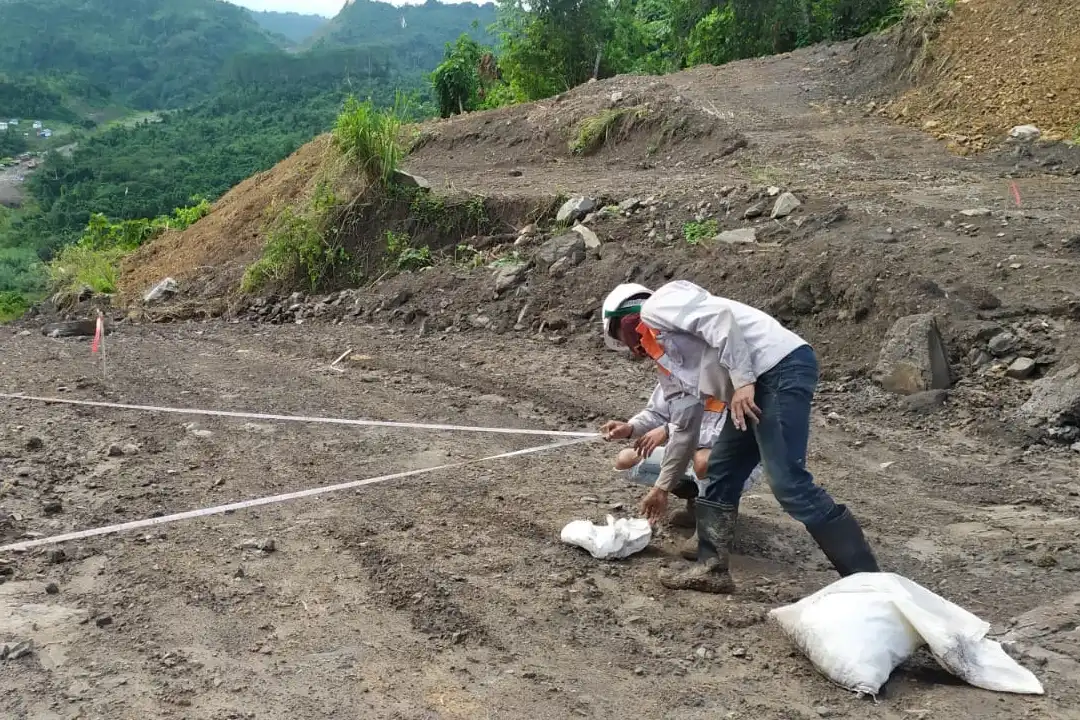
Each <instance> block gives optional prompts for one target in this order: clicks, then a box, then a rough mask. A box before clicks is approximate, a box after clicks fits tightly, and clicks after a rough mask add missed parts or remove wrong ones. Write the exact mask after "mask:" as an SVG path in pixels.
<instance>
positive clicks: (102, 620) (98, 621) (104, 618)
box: [94, 615, 113, 628]
mask: <svg viewBox="0 0 1080 720" xmlns="http://www.w3.org/2000/svg"><path fill="white" fill-rule="evenodd" d="M94 624H95V625H97V626H98V627H99V628H103V627H109V626H110V625H112V624H113V619H112V617H111V616H109V615H100V616H98V617H96V618H94Z"/></svg>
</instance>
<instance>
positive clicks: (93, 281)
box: [49, 243, 132, 294]
mask: <svg viewBox="0 0 1080 720" xmlns="http://www.w3.org/2000/svg"><path fill="white" fill-rule="evenodd" d="M131 252H132V250H131V249H129V248H122V247H113V248H103V249H95V248H91V247H87V246H86V245H81V244H78V243H77V244H75V245H68V246H67V247H65V248H64V249H63V250H62V251H61V252H60V254H59V255H58V256H57V257H56V258H55V259H53V261H52V262H50V263H49V284H50V285H52V287H53V289H55V290H61V291H64V290H67V291H75V290H78V289H79V288H82V287H83V286H86V287H88V288H90V289H91V290H93V291H94V292H96V293H106V294H111V293H114V292H116V288H117V284H118V283H119V281H120V263H121V262H122V261H123V259H124V258H125V257H127V256H128V255H129V254H130V253H131Z"/></svg>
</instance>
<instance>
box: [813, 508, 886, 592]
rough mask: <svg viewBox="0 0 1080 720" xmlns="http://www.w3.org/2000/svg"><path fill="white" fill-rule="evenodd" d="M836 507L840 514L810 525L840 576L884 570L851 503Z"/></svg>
mask: <svg viewBox="0 0 1080 720" xmlns="http://www.w3.org/2000/svg"><path fill="white" fill-rule="evenodd" d="M836 507H837V509H838V510H840V514H839V515H838V516H836V517H835V518H833V519H832V520H826V521H825V522H824V523H822V524H821V525H816V526H814V527H812V528H808V530H809V531H810V535H811V536H813V538H814V541H815V542H816V543H817V544H818V547H820V548H821V551H822V552H824V553H825V557H827V558H829V562H831V563H832V564H833V567H834V568H836V572H838V573H840V577H847V576H848V575H854V574H855V573H861V572H881V571H880V570H879V569H878V564H877V559H876V558H875V557H874V551H873V550H871V549H870V543H868V542H867V541H866V536H865V535H863V531H862V528H861V527H859V521H858V520H856V519H855V516H854V515H852V514H851V511H850V510H848V509H847V506H845V505H837V506H836Z"/></svg>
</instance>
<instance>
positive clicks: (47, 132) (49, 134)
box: [41, 128, 52, 138]
mask: <svg viewBox="0 0 1080 720" xmlns="http://www.w3.org/2000/svg"><path fill="white" fill-rule="evenodd" d="M41 137H43V138H51V137H52V130H49V129H48V128H46V129H44V130H42V131H41Z"/></svg>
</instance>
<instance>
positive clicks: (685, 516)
mask: <svg viewBox="0 0 1080 720" xmlns="http://www.w3.org/2000/svg"><path fill="white" fill-rule="evenodd" d="M671 494H672V495H674V496H675V497H677V498H681V499H683V500H685V501H686V509H685V510H676V511H675V512H673V513H672V514H671V518H670V520H671V524H672V525H674V526H675V527H681V528H692V527H695V526H696V525H697V519H696V518H697V515H696V512H695V510H694V502H695V500H696V498H697V495H698V486H697V483H696V482H694V481H693V480H687V479H684V480H682V481H680V482H679V484H678V485H676V486H675V488H674V489H673V490H672V491H671Z"/></svg>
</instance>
